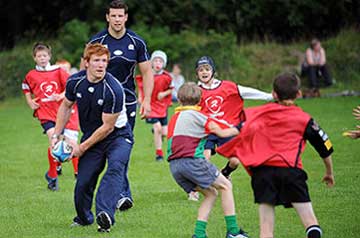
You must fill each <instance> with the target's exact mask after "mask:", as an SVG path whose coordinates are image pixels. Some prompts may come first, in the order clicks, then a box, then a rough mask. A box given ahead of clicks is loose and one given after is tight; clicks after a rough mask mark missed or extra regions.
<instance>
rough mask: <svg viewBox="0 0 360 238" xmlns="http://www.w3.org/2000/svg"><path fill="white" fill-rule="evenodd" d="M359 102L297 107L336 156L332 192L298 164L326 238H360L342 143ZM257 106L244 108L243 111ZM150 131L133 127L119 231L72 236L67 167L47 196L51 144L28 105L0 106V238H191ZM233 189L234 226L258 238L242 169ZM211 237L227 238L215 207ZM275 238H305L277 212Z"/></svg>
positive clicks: (356, 154)
mask: <svg viewBox="0 0 360 238" xmlns="http://www.w3.org/2000/svg"><path fill="white" fill-rule="evenodd" d="M359 99H360V98H358V97H357V98H355V97H348V98H342V97H339V98H319V99H312V100H299V101H298V105H300V106H301V107H303V108H304V110H305V111H306V112H309V113H310V114H311V115H313V117H314V118H315V119H316V120H317V121H318V122H319V123H320V125H321V126H322V128H323V129H324V130H325V131H326V132H327V133H328V134H329V136H330V139H331V140H332V142H333V144H334V148H335V153H334V154H333V161H334V170H335V179H336V185H335V187H334V188H332V189H328V188H326V186H325V185H324V184H322V183H320V181H321V178H322V176H323V173H324V168H323V163H322V161H321V159H320V158H319V157H318V156H317V154H316V152H315V150H313V149H312V148H311V146H309V145H308V147H307V150H306V152H305V154H304V156H303V161H304V167H305V169H306V171H307V173H308V176H309V181H308V184H309V188H310V194H311V197H312V201H313V205H314V209H315V212H316V214H317V217H318V219H319V221H320V224H321V226H322V228H323V231H324V237H326V238H331V237H333V238H335V237H336V238H343V237H344V238H345V237H346V238H348V237H352V238H355V237H360V225H359V222H360V218H359V214H360V205H359V201H358V200H359V198H360V191H359V188H360V185H359V183H360V140H357V141H355V140H350V139H348V138H344V137H342V135H341V134H342V132H343V131H345V130H348V129H351V128H354V127H355V125H356V123H357V122H356V121H355V120H354V119H353V116H352V115H351V111H352V109H353V108H354V107H355V106H357V105H358V104H359V102H360V100H359ZM259 103H261V102H249V101H248V102H247V103H246V105H247V106H249V105H256V104H259ZM173 109H174V107H172V108H171V110H170V111H171V112H172V111H173ZM358 124H360V123H359V122H358ZM150 128H151V127H150V126H149V125H146V124H145V123H144V122H143V121H140V120H138V121H137V124H136V129H135V140H136V144H135V147H134V150H133V153H132V159H131V165H130V172H129V175H130V181H131V186H132V191H133V196H134V199H135V206H134V208H133V209H131V210H130V211H128V212H125V213H117V215H116V219H117V223H116V225H115V226H114V227H113V228H112V231H111V233H109V234H98V232H97V231H96V225H92V226H88V227H85V228H83V227H76V228H70V224H71V221H72V218H73V217H74V215H75V209H74V205H73V188H74V184H75V183H74V182H75V181H74V177H73V170H72V165H71V163H68V164H64V168H63V175H62V176H61V177H60V190H59V191H58V192H51V191H48V190H47V188H46V181H45V179H44V174H45V171H46V169H47V165H48V163H47V154H46V152H47V151H46V147H47V143H48V142H47V138H46V136H44V135H42V134H41V127H40V125H39V123H38V121H37V120H36V119H33V118H32V113H31V111H30V109H28V107H27V105H26V103H25V100H24V99H23V98H18V99H10V100H7V101H5V102H1V103H0V135H1V140H0V161H1V163H0V237H52V238H54V237H56V238H58V237H59V238H60V237H64V238H65V237H66V238H70V237H71V238H75V237H76V238H90V237H114V238H115V237H124V238H125V237H127V238H135V237H142V238H162V237H164V238H165V237H179V238H186V237H188V238H189V237H191V235H192V233H193V227H194V222H195V220H196V214H197V209H198V206H199V203H197V202H191V201H187V198H186V194H185V193H184V192H183V191H182V190H181V189H180V188H179V187H178V186H177V185H176V184H175V182H174V181H173V179H172V177H171V174H170V172H169V169H168V163H167V162H162V163H157V162H155V159H154V149H153V142H152V141H153V140H152V134H151V130H150ZM164 144H165V143H164ZM164 149H165V146H164ZM212 161H213V162H214V163H215V164H216V165H218V167H219V168H220V167H222V166H223V165H224V164H225V163H226V160H225V159H224V158H222V157H219V156H216V157H214V158H213V159H212ZM232 181H233V187H234V195H235V201H236V211H237V213H238V221H239V223H240V225H241V226H242V227H243V228H244V229H245V230H246V231H248V232H249V233H250V235H251V237H258V230H259V229H258V215H257V206H256V205H255V204H254V203H253V197H252V193H251V188H250V179H249V177H248V175H247V174H246V173H245V171H244V170H243V169H242V168H240V169H239V170H237V171H236V172H235V173H234V174H233V176H232ZM109 196H111V195H110V194H109ZM208 235H209V237H210V238H212V237H213V238H218V237H224V236H225V222H224V219H223V215H222V211H221V206H220V203H219V202H217V203H216V206H215V208H214V210H213V212H212V214H211V217H210V220H209V224H208ZM275 236H276V237H277V238H288V237H304V236H305V234H304V229H303V227H302V225H301V224H300V221H299V219H298V217H297V216H296V214H295V212H294V211H293V210H288V209H287V210H286V209H284V208H282V207H278V208H277V210H276V228H275Z"/></svg>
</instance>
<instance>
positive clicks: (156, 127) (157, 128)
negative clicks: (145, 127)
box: [153, 123, 162, 134]
mask: <svg viewBox="0 0 360 238" xmlns="http://www.w3.org/2000/svg"><path fill="white" fill-rule="evenodd" d="M153 128H154V133H156V134H161V132H162V128H161V124H160V123H155V124H153Z"/></svg>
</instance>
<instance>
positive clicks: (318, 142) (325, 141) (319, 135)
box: [304, 119, 335, 187]
mask: <svg viewBox="0 0 360 238" xmlns="http://www.w3.org/2000/svg"><path fill="white" fill-rule="evenodd" d="M304 139H306V140H308V141H309V142H310V144H311V145H312V146H313V147H314V148H315V150H316V151H317V152H318V154H319V155H320V157H321V158H323V161H324V165H325V176H324V177H323V180H322V181H323V182H325V183H326V185H327V186H328V187H332V186H334V184H335V179H334V172H333V165H332V159H331V154H332V153H333V152H334V149H333V146H332V144H331V141H330V139H329V137H328V135H327V134H326V133H325V131H324V130H323V129H321V127H320V126H319V125H318V124H317V123H316V122H315V121H314V120H313V119H311V120H310V121H309V123H308V125H307V127H306V130H305V134H304Z"/></svg>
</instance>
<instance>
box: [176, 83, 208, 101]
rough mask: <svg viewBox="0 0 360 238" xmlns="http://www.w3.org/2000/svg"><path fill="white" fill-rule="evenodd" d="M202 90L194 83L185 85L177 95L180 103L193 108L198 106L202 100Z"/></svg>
mask: <svg viewBox="0 0 360 238" xmlns="http://www.w3.org/2000/svg"><path fill="white" fill-rule="evenodd" d="M201 93H202V92H201V89H200V87H199V86H197V85H196V83H194V82H188V83H184V84H183V85H182V86H181V87H180V89H179V91H178V94H177V97H178V99H179V102H180V104H181V105H183V106H186V105H189V106H193V105H197V104H199V102H200V99H201Z"/></svg>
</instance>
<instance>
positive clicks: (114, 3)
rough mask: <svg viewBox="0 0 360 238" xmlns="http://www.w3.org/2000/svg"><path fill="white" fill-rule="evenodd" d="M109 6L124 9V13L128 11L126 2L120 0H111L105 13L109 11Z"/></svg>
mask: <svg viewBox="0 0 360 238" xmlns="http://www.w3.org/2000/svg"><path fill="white" fill-rule="evenodd" d="M110 8H112V9H124V10H125V14H127V13H128V10H129V8H128V6H127V5H126V3H125V2H124V1H122V0H113V1H112V2H110V4H109V6H108V8H107V11H106V13H107V14H109V13H110Z"/></svg>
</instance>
